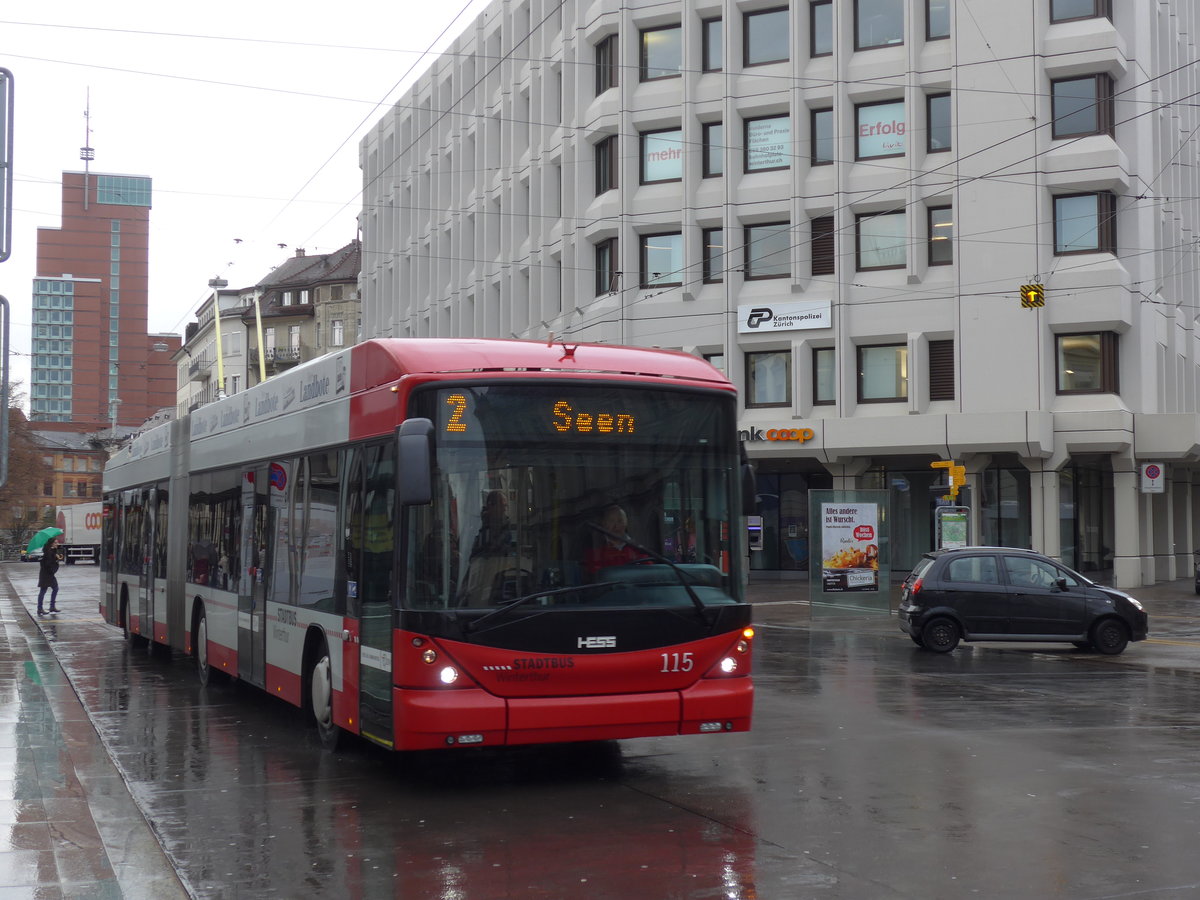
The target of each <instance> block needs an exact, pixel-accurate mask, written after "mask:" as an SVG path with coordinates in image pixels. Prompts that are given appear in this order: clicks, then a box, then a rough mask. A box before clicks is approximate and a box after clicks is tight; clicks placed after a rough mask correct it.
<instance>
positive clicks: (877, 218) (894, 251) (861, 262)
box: [855, 212, 908, 271]
mask: <svg viewBox="0 0 1200 900" xmlns="http://www.w3.org/2000/svg"><path fill="white" fill-rule="evenodd" d="M855 225H856V227H855V244H856V247H855V251H856V258H857V265H858V269H859V271H863V270H868V269H902V268H904V266H906V265H907V264H908V234H907V232H906V230H905V220H904V213H902V212H898V213H897V212H892V213H873V214H868V215H861V216H858V218H857V221H856V223H855Z"/></svg>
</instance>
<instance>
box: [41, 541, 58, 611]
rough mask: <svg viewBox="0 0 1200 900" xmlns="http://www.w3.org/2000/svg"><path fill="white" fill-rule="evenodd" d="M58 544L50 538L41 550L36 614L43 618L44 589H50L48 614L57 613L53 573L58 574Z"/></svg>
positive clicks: (56, 592)
mask: <svg viewBox="0 0 1200 900" xmlns="http://www.w3.org/2000/svg"><path fill="white" fill-rule="evenodd" d="M57 543H58V538H57V537H52V538H50V540H48V541H46V546H45V547H43V548H42V561H41V563H40V568H39V569H38V608H37V614H38V615H39V616H44V615H45V614H46V610H45V609H44V608H43V607H42V598H44V597H45V596H46V588H49V589H50V612H58V606H57V605H56V603H57V601H58V578H57V577H56V575H55V573H56V572H58V547H57V546H55V545H56V544H57Z"/></svg>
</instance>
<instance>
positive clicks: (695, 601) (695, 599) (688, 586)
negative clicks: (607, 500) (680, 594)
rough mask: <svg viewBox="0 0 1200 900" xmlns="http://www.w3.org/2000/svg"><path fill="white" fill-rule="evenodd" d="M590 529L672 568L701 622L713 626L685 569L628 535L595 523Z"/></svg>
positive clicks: (706, 609)
mask: <svg viewBox="0 0 1200 900" xmlns="http://www.w3.org/2000/svg"><path fill="white" fill-rule="evenodd" d="M588 527H590V528H591V529H592V530H594V531H598V532H600V533H601V534H602V535H604V536H605V537H609V538H612V539H613V540H614V541H624V542H625V543H626V544H628V545H629V546H630V547H632V548H633V549H634V550H637V551H638V552H639V553H645V554H646V556H647V557H649V558H650V559H652V560H654V561H655V562H660V563H665V564H666V565H668V566H670V567H671V571H673V572H674V573H675V575H676V577H678V578H679V583H680V584H681V585H683V589H684V590H685V591H687V595H688V597H690V598H691V600H692V605H693V606H694V607H696V613H697V614H698V615H699V616H700V620H701V621H702V622H704V624H705V625H712V622H710V621H709V619H708V607H707V606H705V604H704V601H703V600H701V599H700V595H699V594H697V593H696V591H695V590H694V589H693V588H692V583H691V581H690V579H689V578H688V574H687V573H686V572H685V571H683V569H681V568H679V566H678V565H676V564H675V563H674V562H672V561H671V560H669V559H667V558H666V557H665V556H663V555H662V554H661V553H656V552H655V551H653V550H651V549H650V548H649V547H643V546H642V545H641V544H639V543H638V542H637V541H635V540H633V539H632V538H631V537H629V535H627V534H613V533H612V532H611V531H609V530H608V529H607V528H601V527H600V526H599V525H597V524H596V523H595V522H588Z"/></svg>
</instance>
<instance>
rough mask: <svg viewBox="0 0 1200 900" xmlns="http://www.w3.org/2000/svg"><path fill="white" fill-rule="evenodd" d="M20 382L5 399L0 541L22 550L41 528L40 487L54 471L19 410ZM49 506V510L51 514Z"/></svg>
mask: <svg viewBox="0 0 1200 900" xmlns="http://www.w3.org/2000/svg"><path fill="white" fill-rule="evenodd" d="M21 386H22V385H21V383H20V382H15V383H13V384H10V385H9V396H8V481H7V483H6V484H5V485H4V487H2V488H0V540H2V541H3V543H6V544H10V545H13V546H16V547H18V548H19V547H24V546H25V545H26V544H27V543H29V538H30V537H32V536H33V533H34V532H35V531H37V530H38V529H39V528H41V527H42V526H43V525H44V524H53V522H44V521H43V519H44V518H45V504H44V503H42V502H41V501H42V485H43V484H45V483H46V482H47V481H49V480H50V479H52V478H53V477H54V471H53V469H51V467H50V466H48V465H46V463H45V461H44V460H43V459H42V451H41V450H40V449H39V448H38V446H37V443H36V441H35V440H34V437H33V427H32V426H31V425H30V423H29V419H27V418H26V417H25V413H24V411H23V410H22V409H21V405H22V401H23V400H24V395H23V394H22V393H20V388H21ZM53 509H54V508H53V506H51V507H50V510H51V513H53Z"/></svg>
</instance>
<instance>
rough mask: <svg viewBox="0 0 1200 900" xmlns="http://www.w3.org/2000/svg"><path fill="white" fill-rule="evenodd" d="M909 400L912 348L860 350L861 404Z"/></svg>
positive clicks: (889, 346) (881, 346)
mask: <svg viewBox="0 0 1200 900" xmlns="http://www.w3.org/2000/svg"><path fill="white" fill-rule="evenodd" d="M907 399H908V347H907V346H906V345H904V344H879V345H875V346H868V347H859V348H858V402H859V403H894V402H896V401H898V400H907Z"/></svg>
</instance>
